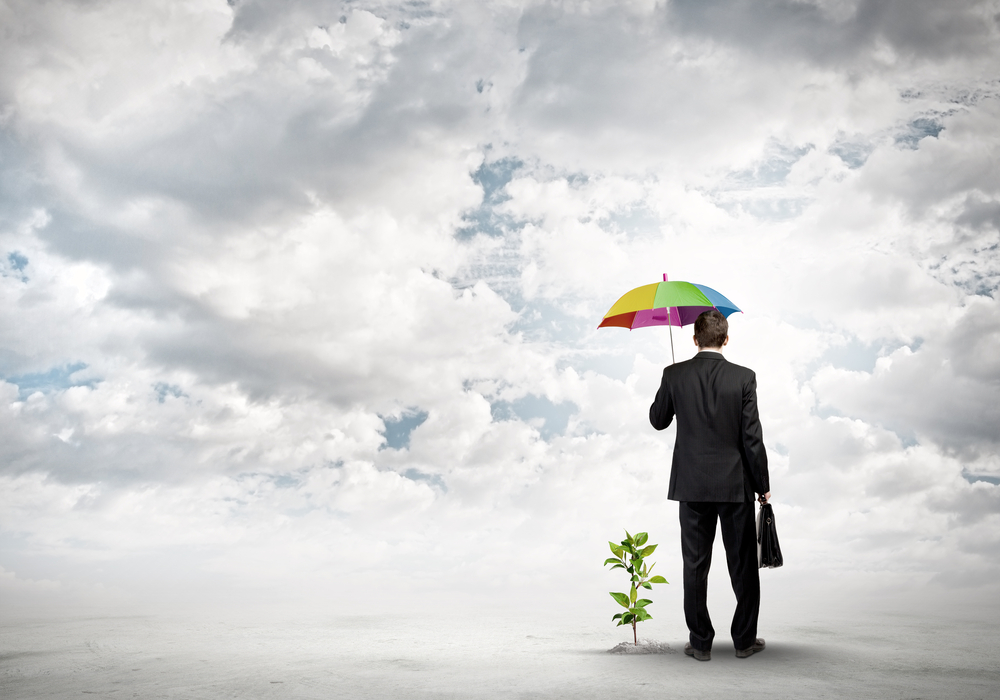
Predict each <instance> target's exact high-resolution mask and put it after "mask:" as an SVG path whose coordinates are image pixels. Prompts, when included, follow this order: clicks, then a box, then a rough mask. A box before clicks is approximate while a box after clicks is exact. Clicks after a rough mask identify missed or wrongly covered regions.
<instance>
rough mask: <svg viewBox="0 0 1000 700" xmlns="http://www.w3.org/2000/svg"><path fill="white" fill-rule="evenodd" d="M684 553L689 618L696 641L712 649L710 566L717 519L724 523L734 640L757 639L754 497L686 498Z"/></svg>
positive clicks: (748, 642)
mask: <svg viewBox="0 0 1000 700" xmlns="http://www.w3.org/2000/svg"><path fill="white" fill-rule="evenodd" d="M680 520H681V554H682V556H683V557H684V617H685V619H686V620H687V626H688V630H690V632H691V646H693V647H694V648H695V649H699V650H701V651H711V649H712V640H713V639H715V628H714V627H712V620H711V618H710V617H709V616H708V570H709V569H710V568H711V566H712V543H713V542H715V523H716V521H719V522H721V523H722V542H723V544H724V545H725V547H726V560H727V562H728V563H729V578H730V580H731V581H732V583H733V593H735V594H736V612H735V614H734V615H733V625H732V629H731V632H732V635H733V644H734V645H735V646H736V648H737V649H746V648H748V647H750V646H752V645H753V643H754V641H755V640H756V638H757V616H758V614H759V612H760V572H759V570H758V567H757V527H756V524H755V522H754V504H753V501H750V500H746V501H744V502H743V503H695V502H691V501H681V503H680Z"/></svg>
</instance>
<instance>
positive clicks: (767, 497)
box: [757, 491, 771, 503]
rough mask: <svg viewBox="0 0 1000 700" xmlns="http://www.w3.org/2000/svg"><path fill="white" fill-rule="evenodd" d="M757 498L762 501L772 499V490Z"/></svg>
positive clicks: (765, 501)
mask: <svg viewBox="0 0 1000 700" xmlns="http://www.w3.org/2000/svg"><path fill="white" fill-rule="evenodd" d="M757 500H759V501H760V502H761V503H767V502H768V501H770V500H771V492H770V491H768V492H767V493H765V494H764V495H763V496H761V497H760V498H759V499H757Z"/></svg>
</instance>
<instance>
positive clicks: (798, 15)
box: [666, 0, 996, 65]
mask: <svg viewBox="0 0 1000 700" xmlns="http://www.w3.org/2000/svg"><path fill="white" fill-rule="evenodd" d="M824 5H827V3H821V2H791V1H789V0H767V1H764V2H755V1H753V0H708V1H705V0H674V1H673V2H670V3H668V4H667V5H666V8H667V16H668V17H669V21H670V22H671V24H673V25H674V26H676V27H677V28H678V29H680V30H681V31H684V32H691V33H695V34H698V35H701V36H706V37H710V38H712V39H715V40H717V41H719V42H722V43H725V44H727V45H730V46H732V45H735V46H740V47H743V48H745V49H748V50H750V51H754V52H759V53H762V54H768V55H771V56H787V57H789V58H791V57H796V58H798V57H801V58H807V59H810V60H813V61H816V62H818V63H823V64H831V63H832V64H844V63H846V64H862V65H863V64H870V63H871V59H872V53H873V52H874V51H876V50H877V49H878V41H879V40H884V41H886V42H887V43H888V44H889V45H891V46H892V47H893V48H894V49H895V50H896V51H897V52H899V53H901V54H904V55H908V56H914V57H918V58H924V59H942V58H946V57H951V56H967V55H970V54H975V53H977V52H979V51H983V50H989V49H991V48H992V44H993V42H994V41H995V38H996V22H995V20H994V19H993V12H991V11H990V7H991V5H990V3H988V2H984V1H982V0H960V1H959V2H954V1H953V0H921V1H919V2H913V1H911V0H861V1H860V2H858V3H856V4H855V6H854V8H853V11H850V12H849V14H846V15H845V16H837V15H836V14H834V13H833V12H830V11H829V9H828V8H825V7H824ZM844 5H845V3H840V4H839V6H840V7H843V6H844ZM848 7H849V6H848ZM838 14H839V13H838Z"/></svg>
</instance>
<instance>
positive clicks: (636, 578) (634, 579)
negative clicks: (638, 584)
mask: <svg viewBox="0 0 1000 700" xmlns="http://www.w3.org/2000/svg"><path fill="white" fill-rule="evenodd" d="M631 580H632V581H638V580H639V577H638V576H633V577H632V579H631Z"/></svg>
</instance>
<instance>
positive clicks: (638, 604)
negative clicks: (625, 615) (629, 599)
mask: <svg viewBox="0 0 1000 700" xmlns="http://www.w3.org/2000/svg"><path fill="white" fill-rule="evenodd" d="M652 604H653V601H651V600H650V599H649V598H640V599H639V600H637V601H635V606H636V607H637V608H644V607H646V606H647V605H652Z"/></svg>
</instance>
